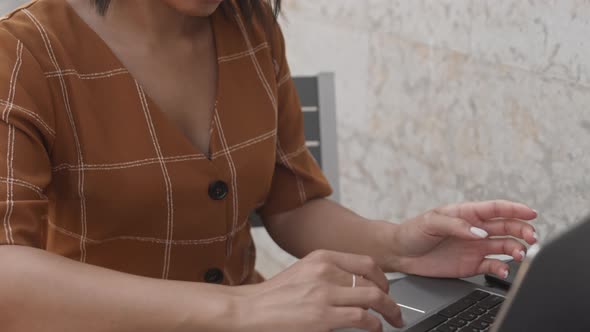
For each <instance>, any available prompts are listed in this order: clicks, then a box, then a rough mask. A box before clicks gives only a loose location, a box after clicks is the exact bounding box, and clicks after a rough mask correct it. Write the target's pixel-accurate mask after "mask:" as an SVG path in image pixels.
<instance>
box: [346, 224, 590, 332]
mask: <svg viewBox="0 0 590 332" xmlns="http://www.w3.org/2000/svg"><path fill="white" fill-rule="evenodd" d="M390 295H391V296H393V297H394V298H395V300H396V302H397V303H398V304H399V305H400V307H401V310H402V315H403V317H404V321H405V322H406V326H405V327H404V328H403V329H401V330H400V329H396V328H393V327H392V326H390V325H389V324H387V323H386V322H385V321H383V326H384V331H404V332H427V331H428V332H448V331H451V332H454V331H461V332H471V331H473V332H479V331H490V332H512V331H516V332H520V331H523V332H528V331H531V332H549V331H552V332H554V331H559V332H561V331H567V332H570V331H590V217H588V218H586V219H585V220H584V221H583V222H581V223H579V224H577V225H576V226H574V227H572V228H571V229H569V230H568V231H566V232H565V233H563V234H561V235H560V236H558V237H556V238H554V239H553V240H551V241H549V242H547V243H546V244H544V245H543V247H539V246H537V245H535V246H533V247H531V249H529V252H528V254H527V258H526V259H525V261H524V262H523V263H522V264H521V266H520V268H519V270H518V273H517V276H516V278H515V280H514V283H513V284H512V287H511V288H510V291H509V292H508V293H507V294H506V293H505V292H503V291H501V290H500V291H499V290H498V289H496V288H488V287H482V286H480V285H477V284H475V283H471V282H468V281H465V280H460V279H435V278H424V277H418V276H408V277H406V278H403V279H399V280H395V281H392V282H391V284H390ZM342 331H358V330H354V329H353V330H350V329H349V330H342Z"/></svg>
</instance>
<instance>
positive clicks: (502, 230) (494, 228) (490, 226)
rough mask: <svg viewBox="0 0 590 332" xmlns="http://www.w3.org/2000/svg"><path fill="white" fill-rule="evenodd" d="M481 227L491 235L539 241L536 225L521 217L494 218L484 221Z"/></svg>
mask: <svg viewBox="0 0 590 332" xmlns="http://www.w3.org/2000/svg"><path fill="white" fill-rule="evenodd" d="M481 228H483V229H484V230H485V231H487V232H488V234H489V235H491V236H513V237H516V238H519V239H523V240H525V241H526V242H527V243H528V244H535V243H536V242H537V238H536V233H535V227H533V226H532V225H531V224H529V223H527V222H526V221H522V220H519V219H494V220H490V221H486V222H484V223H482V224H481Z"/></svg>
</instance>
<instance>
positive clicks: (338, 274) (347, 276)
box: [327, 263, 380, 289]
mask: <svg viewBox="0 0 590 332" xmlns="http://www.w3.org/2000/svg"><path fill="white" fill-rule="evenodd" d="M330 264H331V263H330ZM330 266H331V267H332V268H333V269H334V271H333V272H331V274H330V276H329V277H327V279H328V281H329V282H330V283H333V284H335V285H338V286H342V287H353V286H354V287H375V288H379V286H377V284H375V283H374V282H373V281H371V280H369V279H367V278H365V277H363V276H362V275H356V274H354V273H350V272H348V271H345V270H342V269H340V268H339V267H337V266H335V265H330ZM379 289H380V288H379Z"/></svg>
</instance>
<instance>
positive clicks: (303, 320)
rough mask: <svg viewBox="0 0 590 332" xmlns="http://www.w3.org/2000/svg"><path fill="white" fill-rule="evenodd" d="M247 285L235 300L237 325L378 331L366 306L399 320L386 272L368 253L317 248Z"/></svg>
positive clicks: (259, 329) (296, 331)
mask: <svg viewBox="0 0 590 332" xmlns="http://www.w3.org/2000/svg"><path fill="white" fill-rule="evenodd" d="M353 274H354V275H356V276H357V277H356V287H355V288H353V287H352V280H353ZM361 276H362V277H361ZM246 287H247V289H248V291H246V292H244V293H243V296H241V297H240V299H239V300H238V303H239V307H238V310H239V317H240V318H239V324H240V330H241V331H256V332H266V331H268V332H275V331H282V332H287V331H289V332H290V331H293V332H300V331H308V332H327V331H332V330H335V329H341V328H358V329H362V330H367V331H382V324H381V321H380V320H379V318H378V317H377V316H375V315H373V314H371V313H369V312H368V311H367V309H373V310H374V311H376V312H378V313H380V314H381V315H382V316H383V318H384V319H385V320H386V321H387V322H389V323H390V324H391V325H393V326H396V327H401V326H402V325H403V322H402V316H401V311H400V308H399V307H398V305H397V304H396V303H395V302H394V301H393V299H392V298H391V297H390V296H389V295H388V292H389V283H388V281H387V279H386V277H385V274H384V273H383V272H382V271H381V269H380V268H379V267H378V266H377V264H376V263H375V261H374V260H373V259H372V258H371V257H368V256H359V255H353V254H345V253H338V252H331V251H324V250H320V251H315V252H313V253H311V254H309V255H308V256H306V257H305V258H303V259H301V260H300V261H298V262H297V263H295V264H293V265H292V266H291V267H289V268H288V269H287V270H285V271H283V272H282V273H280V274H278V275H277V276H275V277H274V278H272V279H270V280H268V281H266V282H264V283H261V284H259V285H254V286H246Z"/></svg>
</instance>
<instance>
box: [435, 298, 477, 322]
mask: <svg viewBox="0 0 590 332" xmlns="http://www.w3.org/2000/svg"><path fill="white" fill-rule="evenodd" d="M475 303H477V300H474V299H472V298H468V297H464V298H462V299H460V300H458V301H457V302H455V303H453V304H451V305H450V306H448V307H446V308H445V309H443V310H441V311H439V312H438V314H439V315H442V316H445V317H447V318H453V317H455V316H456V315H457V314H458V313H460V312H461V311H463V310H465V309H467V308H469V307H471V306H472V305H474V304H475Z"/></svg>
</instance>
